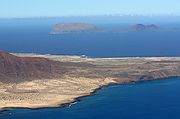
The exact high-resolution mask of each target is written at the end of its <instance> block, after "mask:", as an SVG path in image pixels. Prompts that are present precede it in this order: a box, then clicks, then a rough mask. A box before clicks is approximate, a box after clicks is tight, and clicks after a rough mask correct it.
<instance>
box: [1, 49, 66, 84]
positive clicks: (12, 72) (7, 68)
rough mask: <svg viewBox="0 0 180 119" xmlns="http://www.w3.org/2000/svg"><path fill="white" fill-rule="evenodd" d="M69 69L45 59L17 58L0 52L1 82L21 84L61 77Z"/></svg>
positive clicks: (59, 63)
mask: <svg viewBox="0 0 180 119" xmlns="http://www.w3.org/2000/svg"><path fill="white" fill-rule="evenodd" d="M65 72H67V69H66V68H65V67H64V66H63V64H62V63H61V62H56V61H51V60H48V59H45V58H32V57H17V56H14V55H11V54H9V53H6V52H2V51H0V82H20V81H28V80H33V79H43V78H46V79H47V78H53V77H60V76H61V75H62V74H63V73H65Z"/></svg>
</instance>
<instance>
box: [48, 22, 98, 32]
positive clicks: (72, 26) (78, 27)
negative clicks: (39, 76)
mask: <svg viewBox="0 0 180 119" xmlns="http://www.w3.org/2000/svg"><path fill="white" fill-rule="evenodd" d="M95 30H97V28H96V26H95V25H92V24H85V23H66V24H63V23H59V24H56V25H55V26H54V28H53V30H52V31H51V34H58V33H69V32H87V31H95Z"/></svg>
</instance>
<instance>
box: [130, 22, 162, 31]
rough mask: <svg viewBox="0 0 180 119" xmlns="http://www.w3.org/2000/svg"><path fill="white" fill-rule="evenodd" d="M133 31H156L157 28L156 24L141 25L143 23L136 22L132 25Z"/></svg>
mask: <svg viewBox="0 0 180 119" xmlns="http://www.w3.org/2000/svg"><path fill="white" fill-rule="evenodd" d="M132 28H133V30H135V31H156V30H158V29H159V28H158V26H156V25H154V24H151V25H143V24H136V25H135V26H133V27H132Z"/></svg>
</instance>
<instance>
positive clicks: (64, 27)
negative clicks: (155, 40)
mask: <svg viewBox="0 0 180 119" xmlns="http://www.w3.org/2000/svg"><path fill="white" fill-rule="evenodd" d="M159 29H160V28H159V27H158V26H157V25H155V24H150V25H144V24H135V25H133V26H130V27H128V28H121V27H117V28H111V29H109V28H100V27H97V26H96V25H95V24H89V23H58V24H56V25H55V26H54V27H53V28H52V30H51V31H50V34H64V33H82V32H98V33H99V32H120V33H121V32H139V31H158V30H159Z"/></svg>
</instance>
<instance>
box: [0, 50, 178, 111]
mask: <svg viewBox="0 0 180 119" xmlns="http://www.w3.org/2000/svg"><path fill="white" fill-rule="evenodd" d="M0 69H1V70H0V110H2V109H4V108H8V107H20V108H21V107H24V108H42V107H58V106H63V105H66V104H69V103H72V102H74V101H77V99H78V98H80V97H83V96H88V95H91V94H92V93H94V92H95V91H96V90H97V89H99V88H101V87H103V86H107V85H110V84H125V83H131V82H139V81H145V80H156V79H162V78H168V77H175V76H180V57H141V58H139V57H129V58H86V57H80V56H61V55H38V54H11V53H7V52H4V51H0Z"/></svg>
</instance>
